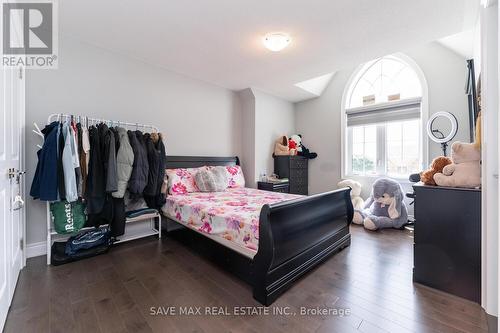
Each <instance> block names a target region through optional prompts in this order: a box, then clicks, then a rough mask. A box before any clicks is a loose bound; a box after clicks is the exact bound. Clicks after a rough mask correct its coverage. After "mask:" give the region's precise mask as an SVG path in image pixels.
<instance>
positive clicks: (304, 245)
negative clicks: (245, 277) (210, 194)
mask: <svg viewBox="0 0 500 333" xmlns="http://www.w3.org/2000/svg"><path fill="white" fill-rule="evenodd" d="M350 191H351V190H350V188H344V189H340V190H336V191H331V192H325V193H321V194H317V195H313V196H309V197H304V198H300V199H295V200H290V201H285V202H280V203H276V204H272V205H264V207H263V208H262V211H261V213H260V227H259V249H258V252H257V254H256V255H255V257H254V260H253V263H252V280H253V296H254V298H255V299H256V300H257V301H259V302H260V303H262V304H264V305H270V304H271V303H273V302H274V301H275V300H276V298H278V296H279V295H281V294H282V293H283V292H284V291H285V290H286V289H288V288H289V287H290V286H291V284H292V283H293V282H294V281H295V280H297V279H298V278H299V277H301V276H302V275H303V274H305V273H306V272H307V271H309V270H310V269H311V268H313V267H314V266H316V265H317V264H319V263H320V262H322V261H324V260H325V259H326V258H328V256H330V255H331V254H333V253H335V252H337V251H340V250H341V249H343V248H345V247H347V246H349V245H350V241H351V235H350V233H349V225H350V223H351V222H352V217H353V213H354V210H353V207H352V203H351V197H350Z"/></svg>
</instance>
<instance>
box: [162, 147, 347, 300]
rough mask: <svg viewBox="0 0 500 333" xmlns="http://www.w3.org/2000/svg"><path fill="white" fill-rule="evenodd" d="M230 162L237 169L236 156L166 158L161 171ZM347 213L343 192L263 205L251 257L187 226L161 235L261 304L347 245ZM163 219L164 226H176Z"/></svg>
mask: <svg viewBox="0 0 500 333" xmlns="http://www.w3.org/2000/svg"><path fill="white" fill-rule="evenodd" d="M235 164H237V165H239V159H238V157H198V156H168V157H167V165H166V168H167V169H174V168H194V167H200V166H204V165H213V166H215V165H222V166H228V165H235ZM353 213H354V210H353V206H352V203H351V198H350V189H349V188H344V189H340V190H335V191H330V192H325V193H321V194H316V195H312V196H308V197H304V198H299V199H294V200H289V201H284V202H280V203H276V204H271V205H264V206H263V208H262V210H261V213H260V222H259V246H258V250H257V254H256V255H255V256H254V257H253V259H252V258H249V257H246V256H244V255H242V254H240V253H238V252H237V251H234V250H232V249H230V248H228V247H226V246H224V245H222V244H220V243H218V242H216V241H215V240H212V239H210V238H208V237H205V236H203V235H201V234H200V233H198V232H196V231H194V230H192V229H189V228H187V227H181V228H176V230H168V229H167V232H168V234H169V236H171V237H173V238H175V239H177V240H179V241H181V242H183V243H184V244H187V245H188V246H190V247H191V248H193V249H194V250H195V251H197V252H199V253H200V254H201V255H203V256H205V257H208V258H209V259H211V260H213V261H214V262H216V263H217V264H219V265H220V266H221V267H223V268H224V269H226V270H228V271H230V272H232V273H234V274H235V275H236V276H238V277H239V278H241V279H242V280H244V281H245V282H247V283H249V284H250V285H251V286H252V288H253V297H254V298H255V299H256V300H257V301H258V302H260V303H262V304H263V305H266V306H267V305H270V304H272V303H273V302H274V301H275V300H276V299H277V298H278V297H279V295H281V294H282V293H283V292H285V291H286V290H287V289H288V288H290V287H291V285H292V284H293V282H294V281H296V280H297V279H298V278H300V277H301V276H302V275H304V274H305V273H307V272H308V271H309V270H311V269H312V268H313V267H315V266H316V265H318V264H320V263H321V262H323V261H324V260H326V259H327V258H328V257H329V256H330V255H332V254H334V253H336V252H338V251H340V250H342V249H344V248H345V247H347V246H349V245H350V242H351V235H350V233H349V225H350V224H351V221H352V217H353ZM165 218H166V219H167V220H169V223H165V225H168V224H172V223H175V225H179V226H180V224H179V223H177V222H176V221H174V220H173V219H172V218H170V217H168V216H165Z"/></svg>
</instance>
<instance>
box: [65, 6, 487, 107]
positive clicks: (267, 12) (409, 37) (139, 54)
mask: <svg viewBox="0 0 500 333" xmlns="http://www.w3.org/2000/svg"><path fill="white" fill-rule="evenodd" d="M471 4H472V5H471ZM477 6H479V0H477V1H476V0H418V1H415V0H307V1H306V0H267V1H263V0H252V1H250V0H210V1H208V0H207V1H205V0H182V1H181V0H168V1H160V0H156V1H155V0H141V1H137V0H134V1H132V0H106V1H102V0H85V1H81V0H80V1H77V0H64V1H59V17H60V19H59V25H60V33H61V34H63V35H68V36H72V37H76V38H79V39H81V40H83V41H85V42H87V43H90V44H93V45H96V46H99V47H102V48H105V49H109V50H112V51H114V52H118V53H121V54H124V55H127V56H131V57H134V58H137V59H140V60H142V61H144V62H147V63H150V64H153V65H157V66H161V67H163V68H166V69H169V70H171V71H174V72H177V73H182V74H185V75H188V76H191V77H193V78H197V79H200V80H203V81H207V82H211V83H214V84H217V85H219V86H223V87H226V88H229V89H233V90H241V89H244V88H247V87H254V88H258V89H259V90H262V91H265V92H268V93H271V94H274V95H276V96H279V97H282V98H284V99H287V100H289V101H299V100H304V99H307V98H311V97H315V96H316V95H315V94H312V93H310V92H307V91H305V90H303V89H301V88H300V87H297V86H295V84H296V83H298V82H302V81H306V80H309V79H312V78H315V77H318V76H321V75H325V74H327V73H332V72H335V71H337V70H339V69H342V68H347V67H351V66H355V65H357V64H359V63H361V62H364V61H367V60H370V59H373V58H376V57H379V56H382V55H386V54H389V53H394V52H396V51H404V50H405V49H407V48H410V47H412V46H415V45H417V44H421V43H425V42H430V41H433V40H437V39H440V38H443V37H445V36H449V35H452V34H456V33H458V32H461V31H464V30H470V29H471V28H472V26H473V23H474V22H475V18H476V12H474V11H475V8H476V7H477ZM273 31H284V32H287V33H289V34H290V35H291V36H292V39H293V40H292V43H291V45H290V46H289V47H288V48H286V49H285V50H284V51H282V52H277V53H275V52H270V51H268V50H267V49H265V48H264V47H263V46H262V43H261V37H262V36H263V35H264V34H266V33H268V32H273Z"/></svg>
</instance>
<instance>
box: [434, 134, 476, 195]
mask: <svg viewBox="0 0 500 333" xmlns="http://www.w3.org/2000/svg"><path fill="white" fill-rule="evenodd" d="M451 160H452V162H453V163H451V164H448V165H447V166H445V167H444V168H443V172H439V173H436V174H435V175H434V181H435V182H436V185H439V186H450V187H469V188H474V187H479V186H481V152H480V151H479V150H478V149H477V148H476V145H475V144H474V143H464V142H460V141H455V142H453V144H452V145H451Z"/></svg>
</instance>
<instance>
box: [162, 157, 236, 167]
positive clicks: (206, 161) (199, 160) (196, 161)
mask: <svg viewBox="0 0 500 333" xmlns="http://www.w3.org/2000/svg"><path fill="white" fill-rule="evenodd" d="M204 165H223V166H225V165H240V159H239V158H238V156H232V157H213V156H168V155H167V165H166V169H176V168H198V167H201V166H204Z"/></svg>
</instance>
